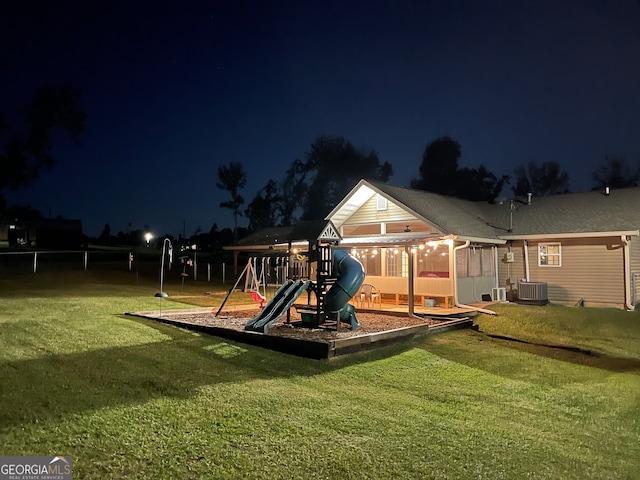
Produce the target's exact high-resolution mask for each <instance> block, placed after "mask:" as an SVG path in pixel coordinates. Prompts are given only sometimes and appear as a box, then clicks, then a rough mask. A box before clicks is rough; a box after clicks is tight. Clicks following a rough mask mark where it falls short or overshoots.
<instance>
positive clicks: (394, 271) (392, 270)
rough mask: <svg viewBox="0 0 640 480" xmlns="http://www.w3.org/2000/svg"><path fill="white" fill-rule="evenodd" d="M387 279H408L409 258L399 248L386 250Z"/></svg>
mask: <svg viewBox="0 0 640 480" xmlns="http://www.w3.org/2000/svg"><path fill="white" fill-rule="evenodd" d="M385 259H386V267H387V277H406V276H407V272H408V270H409V256H408V255H407V254H406V253H405V252H404V251H403V250H401V249H399V248H387V249H386V255H385Z"/></svg>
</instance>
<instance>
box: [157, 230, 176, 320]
mask: <svg viewBox="0 0 640 480" xmlns="http://www.w3.org/2000/svg"><path fill="white" fill-rule="evenodd" d="M167 243H168V244H169V264H171V260H172V258H173V247H172V246H171V240H169V239H168V238H165V239H164V241H163V242H162V260H161V261H160V291H159V292H158V293H156V294H155V295H154V296H155V297H160V298H167V297H168V296H169V295H167V293H166V292H165V291H164V290H162V286H163V284H164V257H165V249H166V247H167ZM161 315H162V314H161Z"/></svg>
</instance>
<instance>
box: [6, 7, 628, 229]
mask: <svg viewBox="0 0 640 480" xmlns="http://www.w3.org/2000/svg"><path fill="white" fill-rule="evenodd" d="M0 5H1V6H0V41H1V42H2V47H1V51H0V69H1V72H2V74H1V75H0V101H1V103H0V109H1V110H2V111H3V112H4V113H5V115H6V116H7V115H9V114H10V113H11V111H12V110H13V109H14V108H15V107H16V106H17V105H18V104H20V103H27V102H28V101H29V99H30V98H31V94H32V91H33V88H34V87H36V86H38V85H40V84H42V83H43V82H45V81H58V82H64V81H71V82H72V83H73V84H74V85H75V86H77V87H80V88H82V89H83V97H82V98H83V102H84V105H85V108H86V110H87V113H88V121H87V129H86V131H85V133H84V135H83V142H82V145H81V146H80V147H78V148H76V147H73V146H72V145H71V142H70V140H69V139H68V138H67V137H66V136H64V135H62V136H59V137H56V139H55V140H56V144H55V149H54V156H55V157H56V159H57V164H56V165H55V166H54V167H53V168H52V169H51V170H47V171H43V172H42V173H41V175H40V178H39V179H38V180H37V181H36V182H35V183H34V184H33V185H32V187H30V188H27V189H24V190H21V191H19V192H17V193H9V194H8V195H7V198H8V200H9V203H19V204H30V205H32V206H33V207H34V208H37V209H39V210H40V211H41V212H42V213H43V214H44V215H45V216H49V215H51V216H52V217H56V216H58V215H61V216H63V217H64V218H72V219H80V220H82V222H83V226H84V231H85V234H87V235H90V236H97V235H99V234H100V232H101V231H102V228H103V226H104V225H105V223H109V224H110V226H111V231H112V233H114V234H115V233H117V232H118V231H120V230H123V231H126V230H127V229H128V228H131V229H141V228H143V226H144V225H148V226H150V227H151V230H152V231H153V232H154V233H156V234H158V235H161V234H164V233H170V234H173V235H178V234H179V233H182V231H183V228H184V231H185V233H186V235H187V236H189V235H191V234H193V233H194V232H195V230H196V228H198V227H200V228H201V229H202V230H203V231H208V230H209V229H210V228H211V226H212V225H213V224H214V223H217V224H218V226H219V227H220V228H223V227H230V226H232V224H233V223H232V219H231V212H230V211H229V210H225V209H220V208H219V203H220V202H221V201H224V200H227V199H228V193H227V192H223V191H221V190H220V189H218V188H217V187H216V181H217V175H216V172H217V168H218V166H219V165H221V164H226V163H228V162H230V161H235V162H242V163H243V165H244V167H245V169H246V171H247V174H248V183H247V187H246V188H245V189H244V190H243V191H242V192H241V193H242V194H243V195H244V197H245V199H246V202H247V203H248V202H249V201H250V200H251V199H252V198H253V196H254V195H255V193H256V192H257V190H258V189H259V188H260V187H262V186H263V185H264V184H265V183H266V181H267V180H268V179H269V178H274V179H275V180H278V181H279V180H280V179H281V178H282V177H283V176H284V172H285V170H286V169H287V167H288V166H289V165H290V163H291V162H292V161H293V160H294V159H296V158H300V159H302V158H303V157H304V154H305V152H306V151H308V148H309V145H310V144H311V143H312V142H313V141H314V140H315V139H316V138H317V137H318V136H319V135H322V134H328V135H341V136H344V137H345V138H346V139H348V140H350V141H351V142H353V143H354V145H356V146H358V147H360V146H364V147H366V148H370V149H374V150H375V151H376V152H378V155H379V157H380V160H381V162H384V161H388V162H389V163H391V165H392V166H393V168H394V171H395V174H394V176H393V177H392V178H391V180H390V183H393V184H396V185H401V186H408V185H409V181H410V179H411V178H412V177H415V176H417V174H418V167H419V165H420V162H421V158H422V153H423V151H424V148H425V146H426V144H427V143H428V142H430V141H432V140H434V139H435V138H437V137H440V136H442V135H450V136H452V137H453V138H455V139H456V140H458V141H459V142H460V144H461V146H462V158H461V165H460V166H469V167H477V166H479V165H480V164H484V165H485V166H487V168H488V169H489V170H490V171H492V172H493V173H495V174H496V175H502V174H508V175H512V174H513V170H514V168H515V167H516V166H518V165H519V164H522V163H526V162H529V161H530V160H535V161H537V162H539V163H541V162H547V161H558V162H559V163H560V164H561V166H562V167H563V168H564V169H566V170H567V171H568V172H569V175H570V188H571V190H572V191H581V190H589V189H590V188H591V186H592V180H591V173H592V172H593V170H594V169H595V168H596V167H597V166H598V165H600V164H601V163H602V162H603V160H604V157H605V155H610V156H611V155H618V156H623V157H625V158H626V159H627V161H629V162H630V163H632V164H637V162H639V161H640V87H639V86H640V3H639V2H638V1H636V0H616V1H613V0H611V1H588V0H584V1H577V0H576V1H569V0H567V1H560V0H551V1H545V0H535V1H516V2H514V1H511V0H505V1H492V0H483V1H445V0H442V1H427V0H423V1H417V2H408V1H399V2H391V1H368V2H365V1H363V2H350V1H345V0H341V1H336V2H333V1H330V2H329V1H319V2H306V1H291V2H289V1H279V2H269V1H255V2H237V1H230V0H227V1H223V2H213V1H181V2H177V1H176V2H165V1H161V0H154V1H135V2H134V1H127V2H124V1H118V0H115V1H90V2H87V1H80V0H78V1H75V2H60V1H55V0H51V1H46V2H45V1H29V0H26V1H17V0H6V1H3V2H2V3H1V4H0ZM336 174H337V175H339V174H340V172H336ZM240 225H241V226H246V219H245V218H241V219H240Z"/></svg>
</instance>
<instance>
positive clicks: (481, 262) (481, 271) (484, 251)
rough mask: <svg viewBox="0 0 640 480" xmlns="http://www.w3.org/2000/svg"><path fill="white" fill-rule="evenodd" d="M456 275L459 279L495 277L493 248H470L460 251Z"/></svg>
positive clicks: (458, 252)
mask: <svg viewBox="0 0 640 480" xmlns="http://www.w3.org/2000/svg"><path fill="white" fill-rule="evenodd" d="M456 274H457V276H458V278H465V277H491V276H493V275H495V262H494V257H493V248H491V247H484V248H483V247H470V248H463V249H461V250H458V251H457V253H456Z"/></svg>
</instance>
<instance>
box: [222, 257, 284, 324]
mask: <svg viewBox="0 0 640 480" xmlns="http://www.w3.org/2000/svg"><path fill="white" fill-rule="evenodd" d="M275 260H276V282H277V281H278V278H277V277H279V269H278V266H279V264H280V260H281V259H280V258H276V259H275ZM282 260H284V259H282ZM283 264H284V262H283ZM270 268H271V257H260V259H258V257H249V260H248V261H247V264H246V265H245V267H244V268H243V269H242V273H240V275H239V276H238V279H237V280H236V283H235V284H234V285H233V287H231V288H230V289H229V292H228V293H227V296H226V297H225V299H224V301H223V302H222V305H220V308H219V309H218V311H217V312H216V314H215V316H216V317H217V316H218V315H219V314H220V312H221V311H222V309H223V308H224V305H225V304H226V303H227V300H229V297H230V296H231V294H232V293H233V291H234V290H235V289H236V288H237V287H238V284H240V282H241V281H242V280H243V279H244V291H245V292H247V291H248V292H249V294H250V295H251V299H252V300H253V301H254V302H256V303H259V304H260V308H261V309H262V308H264V304H265V302H266V301H267V273H266V272H267V271H268V270H269V269H270Z"/></svg>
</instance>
